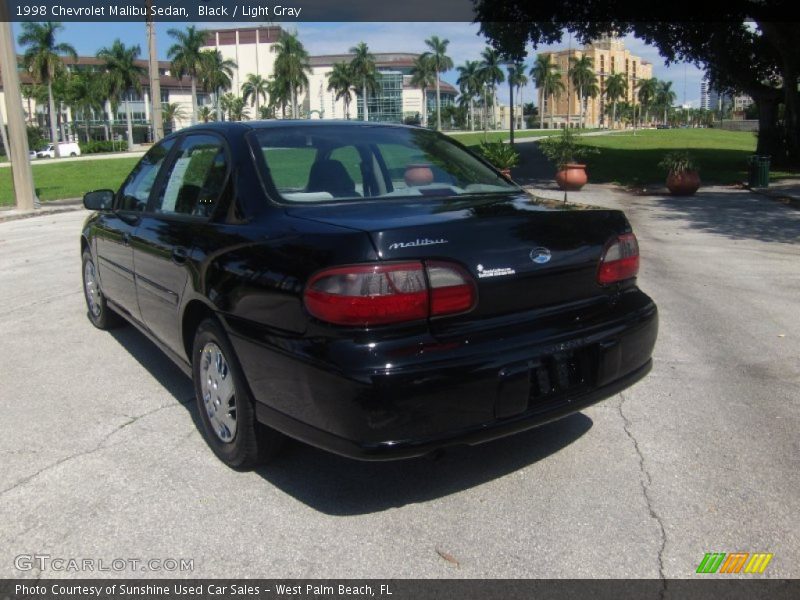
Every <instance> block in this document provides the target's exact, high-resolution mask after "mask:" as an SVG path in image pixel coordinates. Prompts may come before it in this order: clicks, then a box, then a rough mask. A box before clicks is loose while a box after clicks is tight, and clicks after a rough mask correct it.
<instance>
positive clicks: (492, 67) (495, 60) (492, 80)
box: [480, 48, 506, 128]
mask: <svg viewBox="0 0 800 600" xmlns="http://www.w3.org/2000/svg"><path fill="white" fill-rule="evenodd" d="M481 59H482V60H481V71H480V72H481V77H482V78H483V80H484V81H485V82H486V83H487V84H488V85H489V89H490V90H491V92H492V127H493V128H496V126H497V123H496V120H497V119H496V115H495V114H494V113H495V109H496V107H497V84H498V83H503V82H504V81H505V80H506V76H505V74H503V69H501V68H500V65H501V62H502V59H501V57H500V53H499V52H498V51H497V50H495V49H494V48H484V49H483V52H481Z"/></svg>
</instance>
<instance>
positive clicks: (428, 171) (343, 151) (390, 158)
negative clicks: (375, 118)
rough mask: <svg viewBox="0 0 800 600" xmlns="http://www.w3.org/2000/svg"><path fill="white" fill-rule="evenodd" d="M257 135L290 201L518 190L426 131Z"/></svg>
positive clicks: (303, 130)
mask: <svg viewBox="0 0 800 600" xmlns="http://www.w3.org/2000/svg"><path fill="white" fill-rule="evenodd" d="M255 139H256V141H257V144H258V146H259V149H260V152H259V154H260V155H261V157H263V164H262V166H263V167H264V169H265V170H266V172H267V174H268V175H269V178H270V179H271V181H272V183H273V185H274V186H275V189H276V190H277V191H278V193H279V194H280V196H281V198H282V199H284V200H286V201H287V202H303V203H308V202H312V203H313V202H331V201H336V200H353V199H358V198H364V199H381V198H396V197H425V196H439V197H441V196H463V195H472V194H486V193H503V192H514V191H517V190H518V188H517V187H516V186H514V185H513V184H511V183H509V182H508V181H506V180H505V179H503V178H502V177H501V176H499V175H498V174H497V173H496V172H495V171H494V170H492V169H491V168H489V167H487V166H486V165H485V164H484V163H482V162H481V161H480V160H478V159H477V158H475V157H474V156H472V155H471V154H469V153H468V152H465V151H464V150H462V149H461V148H460V147H458V146H457V145H456V144H454V143H453V142H451V141H450V140H449V139H448V138H447V137H445V136H443V135H440V134H437V133H434V132H431V131H427V130H424V129H405V128H399V127H398V128H395V127H381V126H364V127H360V126H336V125H331V126H326V127H276V128H269V129H262V130H260V131H258V132H257V133H256V137H255Z"/></svg>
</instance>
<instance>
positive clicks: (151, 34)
mask: <svg viewBox="0 0 800 600" xmlns="http://www.w3.org/2000/svg"><path fill="white" fill-rule="evenodd" d="M151 5H152V0H147V17H145V19H146V21H147V48H148V53H149V56H148V62H149V67H150V102H152V104H153V110H152V112H151V114H152V115H153V141H154V142H157V141H159V140H160V139H161V138H163V137H164V120H163V117H162V116H161V79H160V77H159V74H158V54H157V53H156V24H155V23H154V22H153V17H151V16H150V6H151Z"/></svg>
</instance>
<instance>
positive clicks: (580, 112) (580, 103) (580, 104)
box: [578, 85, 584, 129]
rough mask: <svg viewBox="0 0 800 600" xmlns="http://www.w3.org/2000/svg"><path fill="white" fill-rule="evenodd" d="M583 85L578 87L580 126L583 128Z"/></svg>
mask: <svg viewBox="0 0 800 600" xmlns="http://www.w3.org/2000/svg"><path fill="white" fill-rule="evenodd" d="M583 120H584V116H583V86H582V85H581V86H579V87H578V127H580V128H581V129H583Z"/></svg>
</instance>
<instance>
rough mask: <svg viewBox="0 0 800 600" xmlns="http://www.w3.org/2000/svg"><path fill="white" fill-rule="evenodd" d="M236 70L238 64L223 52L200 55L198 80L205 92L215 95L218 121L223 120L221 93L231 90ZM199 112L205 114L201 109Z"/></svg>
mask: <svg viewBox="0 0 800 600" xmlns="http://www.w3.org/2000/svg"><path fill="white" fill-rule="evenodd" d="M236 68H237V64H236V62H235V61H233V60H231V59H229V58H225V57H223V56H222V52H220V51H219V50H203V51H202V52H201V53H200V70H199V71H198V74H197V76H198V80H199V83H200V87H202V88H203V90H205V91H206V92H213V94H214V103H215V104H216V105H217V120H222V107H221V106H220V102H219V100H220V95H221V92H222V91H223V90H229V89H230V88H231V81H232V79H233V70H234V69H236ZM199 111H200V112H203V111H202V109H199Z"/></svg>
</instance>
